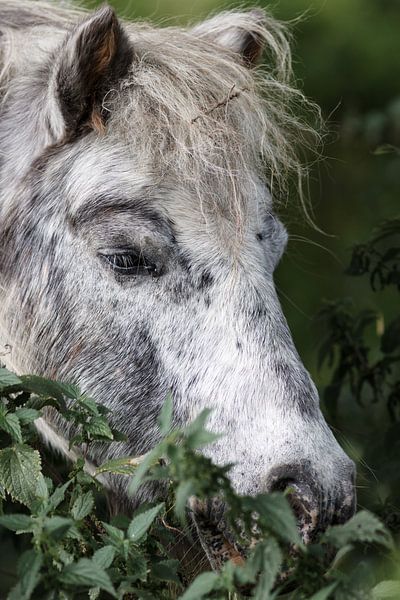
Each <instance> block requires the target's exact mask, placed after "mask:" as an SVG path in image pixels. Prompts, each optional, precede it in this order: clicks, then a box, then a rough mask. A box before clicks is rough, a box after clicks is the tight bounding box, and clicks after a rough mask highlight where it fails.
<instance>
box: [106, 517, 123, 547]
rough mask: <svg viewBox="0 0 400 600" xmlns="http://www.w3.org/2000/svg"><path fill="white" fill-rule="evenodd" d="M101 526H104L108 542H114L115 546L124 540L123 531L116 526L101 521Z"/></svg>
mask: <svg viewBox="0 0 400 600" xmlns="http://www.w3.org/2000/svg"><path fill="white" fill-rule="evenodd" d="M102 526H103V527H104V529H105V531H106V534H107V538H108V540H109V541H110V542H112V543H114V545H115V546H120V545H121V544H122V543H123V541H124V532H123V531H121V529H118V528H117V527H113V525H110V524H109V523H104V522H102Z"/></svg>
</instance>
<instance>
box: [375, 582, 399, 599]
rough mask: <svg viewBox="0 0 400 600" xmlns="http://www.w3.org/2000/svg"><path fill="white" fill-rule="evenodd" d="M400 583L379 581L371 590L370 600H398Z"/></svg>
mask: <svg viewBox="0 0 400 600" xmlns="http://www.w3.org/2000/svg"><path fill="white" fill-rule="evenodd" d="M399 598H400V581H381V582H380V583H378V585H376V586H375V587H374V588H373V589H372V600H398V599H399Z"/></svg>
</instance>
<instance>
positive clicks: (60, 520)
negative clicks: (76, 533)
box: [43, 515, 74, 540]
mask: <svg viewBox="0 0 400 600" xmlns="http://www.w3.org/2000/svg"><path fill="white" fill-rule="evenodd" d="M73 524H74V522H73V520H72V519H68V518H67V517H60V516H58V515H56V516H54V517H48V518H47V519H46V520H45V522H44V527H43V529H44V530H45V531H46V533H48V535H49V536H50V537H51V538H52V539H53V540H61V539H62V538H63V537H65V536H66V534H67V533H68V532H69V530H70V529H71V528H72V526H73Z"/></svg>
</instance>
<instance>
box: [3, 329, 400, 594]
mask: <svg viewBox="0 0 400 600" xmlns="http://www.w3.org/2000/svg"><path fill="white" fill-rule="evenodd" d="M358 343H359V345H360V344H362V339H360V340H359V341H358ZM0 390H1V391H0V396H1V407H2V409H1V420H0V427H1V431H2V433H1V435H0V482H1V485H2V489H3V505H4V508H5V509H7V510H6V512H4V513H3V514H2V515H1V516H0V527H2V528H3V531H6V530H8V531H10V532H11V533H10V535H12V536H17V537H15V540H17V538H20V539H22V540H23V541H24V543H23V544H22V546H21V550H20V554H19V558H18V564H17V567H16V573H15V577H14V584H13V587H12V588H11V589H10V591H9V594H8V598H9V600H16V599H17V598H18V599H23V600H25V599H26V600H29V599H35V598H38V599H39V598H40V599H42V598H49V599H50V598H51V599H58V598H59V599H65V598H68V599H69V598H71V599H72V598H84V597H89V598H91V599H96V598H106V597H114V598H121V599H122V598H127V599H128V598H138V599H142V598H143V599H144V600H147V599H157V600H158V599H160V600H161V599H163V598H165V599H173V598H178V597H179V598H181V600H190V599H193V600H199V599H201V598H204V599H212V598H219V599H223V598H233V597H235V598H237V599H240V598H245V597H252V598H254V599H257V600H268V599H273V598H277V597H282V598H292V599H293V600H296V599H299V600H300V599H306V598H307V599H313V600H323V599H328V598H335V599H338V600H340V599H341V598H351V597H354V598H358V597H361V596H357V594H358V593H361V592H362V593H364V594H369V593H371V594H374V596H373V597H375V598H386V597H387V598H390V597H391V596H390V594H392V595H393V593H394V592H393V590H396V589H398V588H397V587H396V586H397V581H396V577H395V574H393V573H391V572H390V573H388V574H387V573H386V571H385V573H384V575H380V573H379V572H378V571H377V572H376V573H375V575H373V576H372V578H371V577H368V578H367V579H366V580H365V581H362V580H360V578H358V577H352V572H351V568H350V569H349V568H348V565H349V564H350V565H351V564H352V560H357V557H358V555H359V553H360V552H361V553H362V555H363V561H364V562H365V563H366V564H371V565H373V564H374V559H375V556H376V554H377V552H378V553H379V555H380V556H382V555H383V556H386V557H387V562H388V564H390V561H394V556H397V555H396V553H397V552H398V550H397V549H396V545H395V542H394V540H393V537H392V535H391V534H390V532H389V531H388V529H387V528H386V527H385V526H384V525H383V523H382V522H381V521H380V520H379V519H378V518H377V517H376V516H374V515H373V514H371V513H369V512H367V511H363V512H360V513H358V514H357V515H356V516H355V517H354V518H353V519H351V520H350V521H349V522H348V523H347V524H345V525H344V526H334V527H331V528H330V529H328V531H327V532H326V533H325V534H324V535H323V536H322V537H321V539H320V540H319V542H315V543H313V544H311V545H308V546H304V545H303V544H302V543H301V541H300V538H299V534H298V530H297V525H296V520H295V517H294V515H293V513H292V510H291V508H290V506H289V503H288V501H287V499H286V498H285V496H284V495H282V494H279V493H274V494H270V495H266V494H260V495H258V496H256V497H247V496H245V497H239V496H237V495H236V494H235V492H234V491H233V489H232V487H231V484H230V481H229V477H228V472H229V466H226V467H217V466H216V465H213V464H212V462H211V461H210V460H209V459H208V458H206V457H204V456H203V455H201V454H200V453H199V452H198V449H199V448H201V447H202V446H204V445H205V444H207V443H210V442H212V441H214V440H215V439H216V438H217V436H216V435H215V434H213V433H211V432H209V431H208V430H207V429H206V421H207V417H208V414H209V411H204V412H203V413H201V414H200V415H199V416H198V417H197V419H196V420H195V421H194V422H193V423H191V424H190V425H189V426H187V427H186V428H183V429H180V430H179V429H173V427H172V414H173V411H172V399H171V398H168V399H167V401H166V403H165V405H164V407H163V409H162V411H161V414H160V419H159V425H160V430H161V431H162V433H163V435H164V437H163V439H162V441H161V442H160V443H159V444H158V445H157V446H156V447H155V448H154V449H153V450H152V451H151V452H149V453H148V454H147V455H145V456H144V457H139V458H137V457H126V458H120V459H114V460H111V461H108V462H107V463H105V464H104V465H100V466H99V467H98V468H97V471H96V473H95V474H94V476H90V475H88V474H87V473H86V472H85V461H84V458H83V457H82V458H78V460H77V462H76V464H75V465H74V466H73V468H72V470H71V472H70V473H69V474H68V476H67V477H66V480H65V481H63V482H61V483H60V482H59V481H58V482H56V481H52V479H50V478H49V477H47V476H46V473H45V470H44V463H45V461H44V460H43V459H42V456H41V454H42V450H41V448H40V445H39V447H38V440H37V437H36V434H35V429H34V426H33V422H34V420H35V419H36V418H38V417H40V416H41V415H42V410H43V408H44V407H46V406H51V407H53V409H54V408H56V410H57V411H58V412H59V413H60V414H61V416H62V417H63V418H64V419H66V420H67V421H69V422H70V423H72V424H73V427H74V432H75V433H74V441H73V443H74V444H77V443H79V445H80V447H82V448H84V449H85V451H87V449H88V446H89V445H90V444H91V443H95V442H97V443H98V442H99V441H101V442H102V443H111V441H112V440H116V439H120V436H119V434H118V432H114V431H113V430H112V429H111V428H110V427H109V425H108V423H107V420H106V414H107V411H106V410H105V409H104V407H102V406H100V405H98V404H97V403H96V402H95V401H94V400H93V399H91V398H89V397H87V396H86V395H84V394H81V393H80V392H79V390H77V389H76V388H75V387H73V386H68V385H63V384H59V383H56V382H51V381H47V380H44V379H41V378H38V377H16V376H14V375H13V374H12V373H10V372H9V371H7V370H6V369H1V371H0ZM114 443H118V442H116V441H114ZM75 450H76V451H77V452H78V450H77V449H75ZM109 473H112V474H117V475H119V476H120V477H130V489H131V492H137V490H138V489H139V488H140V487H141V486H143V485H149V483H151V482H154V481H157V482H160V481H162V482H164V484H165V486H166V487H167V488H168V489H169V493H165V496H166V497H168V501H167V502H166V503H164V502H163V503H158V504H154V505H151V504H150V505H149V504H144V505H142V506H140V507H139V508H138V509H137V510H136V512H134V514H133V515H130V518H129V519H127V518H122V517H121V518H120V519H116V520H114V521H113V520H111V521H110V520H109V519H107V518H104V515H103V514H102V513H101V498H102V497H103V498H104V495H105V492H104V491H103V489H102V487H101V485H100V483H99V482H98V475H100V474H101V475H102V476H104V474H109ZM191 496H196V498H197V499H198V500H205V499H207V498H211V497H215V496H218V497H220V498H221V499H223V500H224V501H225V502H226V504H227V506H228V511H227V521H228V523H229V526H230V528H231V530H232V532H234V535H235V536H236V538H237V540H238V541H240V545H241V547H242V548H243V556H245V557H246V560H245V561H240V564H236V563H234V562H233V561H228V562H226V563H225V564H224V565H223V567H222V569H221V570H220V571H219V572H212V571H206V572H203V573H201V574H200V575H198V576H197V577H196V578H195V579H194V580H193V581H192V582H190V583H189V584H186V583H185V578H184V572H183V570H182V567H181V565H180V564H179V561H178V560H176V559H174V558H173V557H171V556H170V555H169V551H168V548H170V547H171V546H173V544H174V540H175V538H174V536H173V534H172V533H171V532H172V531H177V530H178V527H179V528H180V530H182V528H183V530H185V527H186V526H187V524H188V523H187V521H188V513H187V505H188V500H189V498H190V497H191ZM187 535H188V536H189V537H190V533H189V529H188V530H187ZM250 540H251V541H250ZM360 590H361V592H360ZM371 590H372V591H371ZM385 594H386V595H385ZM233 595H234V596H233ZM363 597H364V596H363Z"/></svg>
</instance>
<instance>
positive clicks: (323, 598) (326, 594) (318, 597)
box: [309, 581, 339, 600]
mask: <svg viewBox="0 0 400 600" xmlns="http://www.w3.org/2000/svg"><path fill="white" fill-rule="evenodd" d="M338 584H339V582H338V581H334V582H333V583H331V584H330V585H327V586H326V587H324V588H322V590H319V591H318V592H317V593H316V594H313V595H312V596H311V598H310V599H309V600H328V598H330V597H331V594H332V592H333V590H334V589H335V588H337V586H338Z"/></svg>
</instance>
